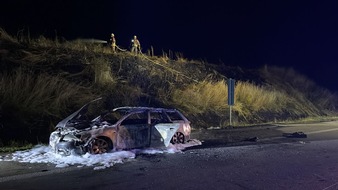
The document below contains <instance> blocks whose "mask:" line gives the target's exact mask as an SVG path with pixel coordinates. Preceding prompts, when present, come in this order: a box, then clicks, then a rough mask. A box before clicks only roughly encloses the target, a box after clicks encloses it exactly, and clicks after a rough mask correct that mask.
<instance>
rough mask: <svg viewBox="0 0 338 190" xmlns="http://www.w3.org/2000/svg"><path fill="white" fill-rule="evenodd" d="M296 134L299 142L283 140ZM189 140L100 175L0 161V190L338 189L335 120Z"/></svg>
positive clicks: (337, 124) (202, 134)
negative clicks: (188, 144) (192, 143)
mask: <svg viewBox="0 0 338 190" xmlns="http://www.w3.org/2000/svg"><path fill="white" fill-rule="evenodd" d="M250 131H251V132H250ZM300 131H302V132H304V133H305V134H306V135H307V138H287V137H285V136H283V134H284V133H288V134H289V133H293V132H300ZM206 133H208V134H209V135H207V136H209V137H210V138H206V135H205V134H206ZM229 133H230V134H232V135H231V136H230V137H229V135H228V134H229ZM221 134H223V135H221ZM238 134H241V135H238ZM268 134H270V135H268ZM194 135H195V136H196V137H199V138H202V137H203V139H200V140H202V141H204V143H203V145H201V146H197V147H193V148H190V149H187V150H185V151H184V152H182V153H175V154H156V155H140V156H138V157H137V158H136V159H133V160H130V161H126V162H125V163H123V164H117V165H115V166H113V167H111V168H108V169H104V170H93V167H84V168H77V167H76V166H74V167H68V168H64V169H59V168H55V167H54V166H53V165H48V164H27V163H17V162H0V169H1V170H0V189H74V190H75V189H234V190H237V189H238V190H245V189H250V190H251V189H253V190H255V189H257V190H258V189H259V190H261V189H267V190H271V189H277V190H278V189H297V190H302V189H304V190H312V189H314V190H334V189H338V151H337V147H338V138H337V137H338V122H336V121H334V122H326V123H315V124H294V125H288V126H265V127H258V128H255V129H253V130H247V129H245V130H244V129H233V130H213V131H200V132H196V133H195V134H194ZM236 135H237V136H236ZM252 137H257V138H256V140H257V141H256V140H250V139H251V138H252ZM11 168H12V169H11Z"/></svg>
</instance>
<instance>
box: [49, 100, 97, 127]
mask: <svg viewBox="0 0 338 190" xmlns="http://www.w3.org/2000/svg"><path fill="white" fill-rule="evenodd" d="M101 99H102V98H97V99H95V100H92V101H90V102H89V103H87V104H85V105H84V106H82V107H81V108H80V109H79V110H77V111H76V112H74V113H72V114H71V115H69V116H68V117H66V118H65V119H63V120H62V121H60V122H59V123H58V124H57V125H56V126H55V128H65V127H67V124H68V123H69V122H70V121H72V120H74V119H76V118H79V117H80V116H81V115H82V114H85V113H86V112H87V109H88V106H89V105H90V104H92V103H93V102H97V101H99V100H101Z"/></svg>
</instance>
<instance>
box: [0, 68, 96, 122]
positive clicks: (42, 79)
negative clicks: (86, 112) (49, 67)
mask: <svg viewBox="0 0 338 190" xmlns="http://www.w3.org/2000/svg"><path fill="white" fill-rule="evenodd" d="M93 97H95V96H94V94H92V93H91V92H90V90H89V89H87V88H85V87H81V86H79V85H76V84H73V83H70V82H68V81H66V80H64V79H62V78H60V77H54V76H48V75H46V74H35V73H34V72H33V71H27V70H23V69H18V70H17V71H16V72H14V73H4V74H2V75H1V77H0V102H1V104H0V108H1V107H2V108H3V107H8V106H10V107H16V108H17V109H18V110H21V112H22V113H25V114H28V115H31V114H32V115H40V116H46V115H50V116H54V117H57V118H61V116H62V113H65V112H67V111H69V105H81V104H82V103H83V102H86V101H88V100H90V99H92V98H93Z"/></svg>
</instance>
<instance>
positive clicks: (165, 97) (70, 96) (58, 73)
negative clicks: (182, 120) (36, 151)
mask: <svg viewBox="0 0 338 190" xmlns="http://www.w3.org/2000/svg"><path fill="white" fill-rule="evenodd" d="M0 55H1V59H0V66H1V71H0V80H1V83H0V147H1V146H4V145H9V144H11V143H12V144H13V141H14V142H33V143H36V142H46V141H47V140H48V136H49V133H50V131H51V130H53V126H54V125H55V124H56V123H57V122H58V121H59V120H61V119H62V118H64V117H66V116H68V115H69V114H70V113H72V112H73V111H75V110H76V109H77V108H79V107H80V106H81V105H83V104H84V103H86V102H88V101H89V100H92V99H94V98H96V97H99V96H102V97H105V99H106V102H107V103H108V104H109V106H110V107H117V106H127V105H128V106H154V107H155V106H161V107H175V108H178V109H180V110H181V111H182V112H183V113H185V114H186V115H187V116H188V118H189V119H190V120H191V121H192V125H193V126H194V127H195V128H209V127H225V126H227V125H228V122H229V107H228V105H227V85H226V79H227V78H228V77H229V78H230V77H231V78H235V79H236V80H237V82H236V88H235V105H234V106H233V117H234V119H233V121H234V123H233V124H234V126H244V125H251V124H259V123H271V122H283V121H290V120H295V119H306V118H322V117H331V116H334V114H335V113H336V111H337V110H336V106H337V105H338V101H337V96H336V94H332V93H331V92H329V91H328V90H326V89H323V88H321V87H318V86H317V85H316V84H315V83H314V82H312V81H311V80H310V79H308V78H306V77H305V76H303V75H301V74H299V73H297V72H296V71H294V70H293V69H289V68H278V67H270V66H265V67H263V68H261V69H257V70H245V69H243V68H239V67H230V66H225V65H213V64H210V63H206V62H203V61H196V60H188V59H186V58H184V57H183V56H182V54H175V55H173V53H171V52H169V53H165V52H163V53H162V55H161V56H155V55H154V52H153V49H152V50H149V51H147V53H146V54H143V55H138V56H134V55H132V54H131V53H130V52H119V53H116V54H113V53H112V52H111V51H110V49H109V48H108V47H106V46H102V45H99V44H92V43H84V42H81V41H63V42H60V40H59V39H54V40H50V39H46V38H44V37H42V36H41V37H39V38H36V39H31V38H29V37H27V36H20V37H13V36H11V35H9V34H7V33H6V32H5V31H4V30H2V29H0Z"/></svg>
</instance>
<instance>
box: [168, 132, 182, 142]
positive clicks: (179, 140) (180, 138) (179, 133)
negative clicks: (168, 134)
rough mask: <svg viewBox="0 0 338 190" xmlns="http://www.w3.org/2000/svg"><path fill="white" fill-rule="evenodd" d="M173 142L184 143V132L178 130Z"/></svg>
mask: <svg viewBox="0 0 338 190" xmlns="http://www.w3.org/2000/svg"><path fill="white" fill-rule="evenodd" d="M171 142H172V143H173V144H178V143H180V144H183V143H184V135H183V133H181V132H176V133H175V134H174V136H173V138H172V139H171Z"/></svg>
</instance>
